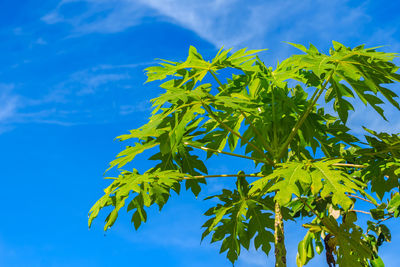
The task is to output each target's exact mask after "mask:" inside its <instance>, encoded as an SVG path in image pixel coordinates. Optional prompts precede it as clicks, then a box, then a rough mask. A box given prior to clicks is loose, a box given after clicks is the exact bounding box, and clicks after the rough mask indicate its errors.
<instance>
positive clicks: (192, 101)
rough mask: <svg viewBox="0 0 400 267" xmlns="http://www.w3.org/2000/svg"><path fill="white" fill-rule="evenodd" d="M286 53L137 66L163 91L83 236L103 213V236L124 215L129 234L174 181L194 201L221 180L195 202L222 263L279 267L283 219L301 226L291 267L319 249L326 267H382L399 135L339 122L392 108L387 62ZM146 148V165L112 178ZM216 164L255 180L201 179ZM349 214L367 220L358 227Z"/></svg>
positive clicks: (395, 195) (359, 51)
mask: <svg viewBox="0 0 400 267" xmlns="http://www.w3.org/2000/svg"><path fill="white" fill-rule="evenodd" d="M290 45H293V46H294V47H296V48H298V49H299V50H300V51H301V53H300V54H297V55H292V56H291V57H289V58H287V59H286V60H284V61H282V62H280V63H278V64H277V66H276V67H271V66H266V65H265V63H264V62H263V61H262V60H261V59H260V58H259V57H258V55H257V54H258V53H260V52H261V51H262V50H250V51H248V50H246V49H241V50H238V51H236V52H231V50H223V49H221V50H220V51H219V52H218V53H217V55H216V56H215V57H214V58H213V59H212V60H211V61H206V60H204V59H203V57H202V56H201V55H200V54H199V53H198V52H197V50H196V49H195V48H194V47H190V49H189V55H188V57H187V59H186V60H185V61H184V62H173V61H168V60H162V61H161V63H160V65H159V66H154V67H149V68H147V69H146V73H147V76H148V79H147V82H152V81H162V83H161V82H160V87H161V88H163V89H164V90H165V92H164V93H162V94H160V95H159V96H158V97H157V98H155V99H153V100H152V103H153V111H152V114H151V116H150V118H149V121H148V123H147V124H145V125H143V126H141V127H139V128H137V129H134V130H131V131H130V132H129V133H127V134H124V135H121V136H119V137H118V139H119V140H120V141H127V142H128V144H129V145H128V146H127V147H126V149H124V150H123V151H121V152H120V153H119V154H118V155H117V156H116V159H114V160H113V161H112V162H111V163H110V168H113V167H116V168H118V169H119V175H118V177H115V178H112V182H111V184H110V185H109V186H108V187H107V188H106V189H105V190H104V195H103V196H102V197H101V198H100V199H99V200H98V201H97V202H96V203H95V204H94V206H93V207H92V208H91V210H90V212H89V227H90V225H91V223H92V221H93V219H95V218H96V217H97V216H98V213H99V211H100V210H101V209H103V208H105V207H111V208H108V210H109V211H110V213H109V214H108V216H107V218H106V220H105V226H104V230H107V229H108V228H110V227H111V226H112V225H113V224H114V223H115V221H116V219H117V217H118V212H119V211H120V210H121V208H123V207H126V209H127V211H128V212H131V214H132V222H133V224H134V227H135V228H136V229H138V228H139V227H140V225H141V223H142V222H146V220H147V213H146V210H147V209H148V208H149V207H151V206H153V205H156V206H158V207H159V209H160V210H161V209H162V208H163V206H164V205H165V204H166V203H167V202H168V199H169V197H170V195H171V194H172V192H175V193H177V194H179V192H180V190H181V186H182V185H183V184H184V186H185V188H186V190H191V192H193V195H194V196H196V197H197V196H198V194H199V193H200V191H201V190H202V188H204V187H205V186H207V180H208V179H218V178H222V177H225V178H224V179H226V177H232V179H235V180H236V186H235V187H234V188H225V189H223V190H222V192H221V193H220V194H218V195H212V196H207V197H206V199H214V200H216V201H213V202H212V203H211V204H210V206H211V207H210V208H209V209H208V210H207V211H206V212H205V214H204V215H205V216H206V217H207V220H205V222H204V225H203V228H204V232H203V234H202V237H201V238H202V239H203V238H205V237H206V236H210V237H211V242H219V243H220V244H221V249H220V253H224V252H226V256H227V258H228V259H229V260H230V261H231V262H232V264H233V263H234V262H235V261H236V260H237V259H238V257H239V255H240V252H241V250H242V249H249V247H250V246H254V247H255V249H257V250H261V251H262V252H263V253H265V254H269V253H270V251H271V248H272V247H274V254H275V266H286V262H287V260H286V246H285V236H284V234H285V232H284V222H285V221H288V220H290V221H299V220H300V221H301V222H305V223H304V224H303V225H302V227H304V228H306V230H307V233H306V235H305V236H304V239H303V240H302V241H301V242H300V243H299V244H298V254H297V259H291V260H293V261H295V260H296V262H297V265H298V266H303V265H305V264H307V263H308V262H309V261H310V260H311V259H312V258H313V257H314V255H315V252H316V253H319V254H320V253H322V252H323V251H324V253H325V255H326V261H327V264H328V265H329V266H335V265H337V264H338V265H339V266H352V267H354V266H383V261H382V259H381V258H380V257H379V253H378V252H379V250H378V249H379V247H380V246H381V245H382V244H383V243H384V242H387V241H390V239H391V234H390V229H389V228H388V227H387V226H386V225H385V222H387V220H390V219H393V220H395V219H396V218H398V216H399V214H400V194H399V177H400V134H389V133H382V132H376V131H374V130H371V129H367V128H364V129H365V137H363V136H360V135H355V134H353V133H352V129H350V128H349V126H348V125H347V124H346V123H347V119H348V114H349V111H352V112H357V110H354V107H353V104H354V103H357V101H359V102H360V103H361V102H362V103H363V104H365V105H366V106H369V107H370V108H372V109H374V110H375V111H376V112H377V113H378V114H379V115H380V117H382V120H386V118H385V114H384V110H383V108H382V104H384V103H386V104H387V105H393V106H394V107H395V108H396V109H397V110H400V105H399V103H398V100H396V99H397V95H396V93H395V92H394V91H393V88H395V87H397V88H398V87H399V83H398V82H399V81H400V75H399V74H398V73H396V72H397V70H398V68H399V67H398V66H396V64H395V63H394V62H393V60H394V59H395V58H396V57H397V54H395V53H386V52H380V51H377V49H378V48H365V47H364V45H361V46H357V47H355V48H349V47H346V46H344V45H342V44H340V43H338V42H333V47H332V48H331V49H330V50H329V53H323V52H321V51H319V50H318V49H317V48H316V47H315V46H313V45H310V46H309V48H308V49H307V48H306V47H304V46H303V45H298V44H290ZM388 84H392V85H391V86H387V85H388ZM389 88H392V89H389ZM323 102H326V104H324V105H322V103H323ZM352 103H353V104H352ZM324 107H325V108H326V109H327V110H331V111H330V112H327V111H326V110H325V109H324ZM375 130H376V129H375ZM133 140H135V142H134V141H133ZM146 150H149V152H153V153H154V154H153V155H152V156H151V157H150V158H149V160H152V161H154V167H152V168H150V169H149V170H145V171H143V170H140V171H139V170H136V169H133V170H123V169H120V168H123V167H124V165H126V164H127V163H129V162H131V161H133V160H134V158H135V157H136V156H137V155H138V154H140V153H142V152H144V151H146ZM203 153H204V154H203ZM215 155H224V156H226V157H238V158H240V159H241V160H243V166H244V165H245V164H246V166H248V164H249V163H251V161H252V162H253V163H252V164H254V172H251V173H245V172H244V171H243V170H242V169H240V166H232V167H231V168H232V169H233V170H234V171H233V174H211V173H208V171H207V166H206V165H207V161H209V160H210V159H212V158H213V157H214V156H215ZM237 167H239V168H237ZM235 168H237V169H235ZM360 213H365V214H366V215H368V216H369V219H368V220H364V219H363V220H358V216H357V215H358V214H360Z"/></svg>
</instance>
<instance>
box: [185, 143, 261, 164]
mask: <svg viewBox="0 0 400 267" xmlns="http://www.w3.org/2000/svg"><path fill="white" fill-rule="evenodd" d="M183 144H185V145H188V146H191V147H194V148H198V149H201V150H204V151H211V152H215V153H219V154H225V155H229V156H233V157H238V158H244V159H250V160H254V161H258V162H264V163H268V164H269V162H268V161H266V160H264V159H257V158H252V157H248V156H245V155H240V154H235V153H230V152H225V151H222V150H218V149H213V148H209V147H204V146H196V145H193V144H191V143H189V142H184V143H183Z"/></svg>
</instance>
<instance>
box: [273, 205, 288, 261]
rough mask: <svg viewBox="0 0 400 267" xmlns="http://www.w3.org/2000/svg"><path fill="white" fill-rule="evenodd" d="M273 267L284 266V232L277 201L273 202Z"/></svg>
mask: <svg viewBox="0 0 400 267" xmlns="http://www.w3.org/2000/svg"><path fill="white" fill-rule="evenodd" d="M275 267H286V247H285V232H284V229H283V219H282V212H281V206H280V205H279V203H278V202H275Z"/></svg>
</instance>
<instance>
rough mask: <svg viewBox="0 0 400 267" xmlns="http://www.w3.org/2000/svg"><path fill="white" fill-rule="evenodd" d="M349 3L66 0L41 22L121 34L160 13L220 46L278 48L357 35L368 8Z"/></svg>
mask: <svg viewBox="0 0 400 267" xmlns="http://www.w3.org/2000/svg"><path fill="white" fill-rule="evenodd" d="M348 2H349V1H346V0H334V1H322V0H319V1H311V0H307V1H295V0H290V1H277V0H276V1H261V0H256V1H244V0H233V1H228V0H203V1H192V0H183V1H182V0H180V1H178V0H163V1H160V0H135V1H134V0H120V1H115V0H114V1H106V0H64V1H61V2H60V3H59V5H58V6H57V7H56V8H55V9H54V10H53V11H51V12H50V13H48V14H46V15H45V16H44V17H42V20H43V21H45V22H46V23H49V24H55V23H60V22H64V23H68V24H70V25H71V26H72V27H73V28H72V31H73V33H74V34H87V33H115V32H121V31H124V30H126V29H127V28H129V27H132V26H135V25H138V24H140V23H141V22H142V21H143V19H145V18H146V17H157V18H158V19H162V20H166V21H169V22H171V23H174V24H177V25H179V26H181V27H184V28H186V29H189V30H191V31H193V32H195V33H196V34H198V35H199V36H200V37H202V38H204V39H205V40H207V41H209V42H210V43H212V44H214V45H215V46H217V47H220V46H226V47H231V46H239V45H240V46H243V45H247V46H250V47H253V48H256V47H257V48H259V47H269V46H275V45H276V44H278V43H279V42H280V41H304V40H309V39H310V38H312V39H319V40H321V41H330V40H331V39H333V38H335V39H347V38H354V37H356V38H357V37H359V35H360V33H359V32H360V28H361V27H363V26H365V25H366V24H367V23H368V22H369V21H370V17H369V16H368V14H366V11H365V8H364V6H362V5H361V6H358V7H357V6H356V7H352V6H350V5H349V3H348ZM68 8H69V9H71V10H72V9H74V8H75V9H74V10H75V11H76V12H75V13H78V14H74V15H72V16H71V15H68V12H66V10H68ZM350 25H351V26H350ZM387 32H388V31H386V34H387V35H388V33H387ZM390 32H391V31H389V33H390ZM372 34H374V33H372ZM391 34H394V32H392V33H391ZM316 37H317V38H316ZM388 37H390V34H389V36H388ZM383 41H384V40H383Z"/></svg>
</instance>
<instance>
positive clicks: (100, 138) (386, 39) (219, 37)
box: [0, 0, 400, 266]
mask: <svg viewBox="0 0 400 267" xmlns="http://www.w3.org/2000/svg"><path fill="white" fill-rule="evenodd" d="M398 10H400V2H398V1H364V2H363V3H362V4H360V1H342V0H332V1H257V0H255V1H227V0H217V1H209V0H203V1H188V0H181V1H177V0H165V1H160V0H136V1H135V0H119V1H115V0H108V1H106V0H86V1H79V0H65V1H46V0H43V1H32V0H31V1H29V0H26V1H18V2H15V1H1V2H0V24H1V27H0V40H1V42H0V51H1V53H0V147H1V150H2V153H1V154H0V162H1V170H2V171H1V177H2V188H3V193H2V194H1V196H0V200H1V202H2V203H3V209H2V210H3V214H2V216H1V220H0V266H111V265H134V266H141V265H147V266H157V265H159V264H163V265H165V266H206V264H205V261H207V265H208V266H230V263H229V262H228V261H227V260H226V259H225V256H224V255H219V254H218V247H217V246H215V245H209V244H208V243H207V242H203V243H202V244H200V234H201V230H200V226H201V225H202V224H203V222H204V220H205V219H204V218H203V217H202V213H204V211H205V210H206V209H207V207H208V203H206V202H204V201H202V200H201V198H202V197H204V196H205V195H206V194H213V193H217V192H218V191H219V190H220V189H221V188H222V187H226V186H228V187H229V186H231V185H232V182H231V181H227V180H213V181H211V183H210V184H209V186H208V187H207V189H205V190H204V194H203V195H201V198H199V199H198V200H196V199H193V197H192V196H191V195H190V194H186V193H183V194H182V196H179V197H177V196H174V197H173V198H172V200H171V202H170V203H168V205H167V206H166V207H165V210H163V212H162V213H159V212H158V211H156V210H152V211H151V212H150V214H149V222H148V223H146V224H145V225H144V226H143V227H142V228H141V229H140V230H139V231H138V232H135V231H134V229H133V226H132V225H131V224H130V218H129V217H128V216H126V215H121V216H120V217H119V219H118V220H117V223H116V224H115V226H114V227H113V229H111V230H110V231H108V232H107V233H106V234H105V235H104V233H103V231H102V226H103V225H102V220H103V219H104V216H103V217H100V218H99V219H98V220H96V221H95V223H94V225H93V228H92V229H91V230H90V231H89V230H88V229H87V212H88V210H89V209H90V207H91V205H92V204H93V203H94V201H95V200H97V199H98V198H99V197H100V196H101V195H102V189H103V188H104V187H105V186H106V185H107V181H104V180H103V179H102V177H103V172H104V170H105V169H106V168H107V165H108V162H109V161H111V160H112V159H113V157H114V155H115V154H116V153H117V152H118V151H119V150H120V149H121V148H122V145H121V144H119V143H117V142H115V141H113V139H114V137H116V136H118V135H120V134H122V133H125V132H126V131H127V130H129V129H133V128H137V127H139V126H140V125H142V124H143V123H146V118H147V117H148V115H149V113H150V104H149V101H148V100H149V99H151V98H153V97H155V96H157V95H158V94H159V93H160V92H161V91H160V90H159V89H157V85H156V84H146V85H144V84H143V83H144V81H145V76H144V73H143V69H144V68H146V67H147V66H150V65H153V64H155V62H156V60H155V58H166V59H173V60H181V59H183V58H184V57H185V56H186V54H187V50H188V47H189V45H194V46H196V47H197V48H198V50H199V51H200V52H201V53H202V54H203V55H204V56H205V57H208V58H209V57H212V56H213V55H214V54H215V53H216V52H217V50H218V48H219V47H220V46H225V47H232V46H233V47H235V48H241V47H244V46H246V47H249V48H251V49H257V48H269V49H270V50H269V51H267V52H266V53H264V54H263V55H262V58H263V59H264V60H265V61H266V62H267V63H269V64H272V65H274V64H275V62H276V61H277V60H282V59H284V58H285V57H286V56H288V55H289V54H291V53H293V52H294V51H295V50H293V48H291V47H289V46H287V45H285V44H283V43H281V41H290V42H297V43H302V44H308V42H312V43H313V44H315V45H316V46H317V47H320V48H321V49H324V50H327V49H328V48H329V46H330V44H331V40H337V41H340V42H343V43H344V44H345V45H347V46H356V45H359V44H362V43H365V44H367V45H368V46H378V45H388V46H387V47H384V48H383V50H385V51H394V52H400V17H399V16H398ZM397 63H399V62H398V61H397ZM397 87H398V85H397ZM395 89H398V88H395ZM357 111H358V112H357V113H354V114H351V115H350V118H349V124H350V125H351V126H352V127H353V128H354V132H356V133H360V129H361V125H364V126H367V127H370V128H372V129H374V130H377V131H380V130H387V131H390V132H400V119H399V114H398V112H397V111H395V110H394V109H391V108H389V110H388V112H387V116H388V118H389V122H382V121H380V119H379V118H378V117H377V116H376V115H375V114H374V113H373V112H372V111H370V110H369V109H366V108H365V107H364V106H362V105H357ZM396 112H397V113H396ZM234 163H235V162H234V161H232V159H229V161H227V160H226V159H223V158H218V160H217V161H214V162H210V165H209V166H210V168H209V170H210V172H215V173H225V172H232V167H230V166H235V164H234ZM237 164H242V162H241V161H240V162H239V161H238V163H237ZM134 166H135V167H137V168H138V169H143V170H144V169H146V168H149V167H150V166H151V165H150V163H149V162H147V161H146V157H145V156H143V157H139V158H138V159H137V160H136V161H135V163H134ZM103 215H104V214H103ZM391 225H392V226H393V227H394V228H393V232H392V235H393V239H394V240H393V242H392V244H391V246H384V247H383V248H382V253H383V254H382V255H383V258H384V259H385V260H386V262H387V266H394V265H395V264H396V261H398V257H397V253H396V250H397V248H398V246H399V245H400V241H399V239H400V227H398V226H395V224H394V223H391ZM300 228H301V227H300V225H299V224H298V225H294V224H289V225H288V226H287V230H286V231H287V233H286V236H287V241H288V242H287V243H288V247H289V260H290V261H291V263H290V264H289V266H295V265H294V264H295V262H294V257H295V254H296V246H297V243H296V242H297V241H298V240H300V238H301V234H302V233H303V232H301V233H300V231H299V229H300ZM295 241H296V242H295ZM322 262H323V258H321V257H320V258H318V259H316V260H315V261H314V262H312V263H311V264H310V266H319V265H320V264H322ZM397 263H399V262H397ZM237 266H273V258H272V254H271V256H270V257H269V258H268V259H267V258H266V257H265V256H263V255H262V254H259V253H257V252H255V251H254V250H251V251H250V252H248V253H243V256H242V257H241V258H240V260H239V261H238V264H237Z"/></svg>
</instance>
